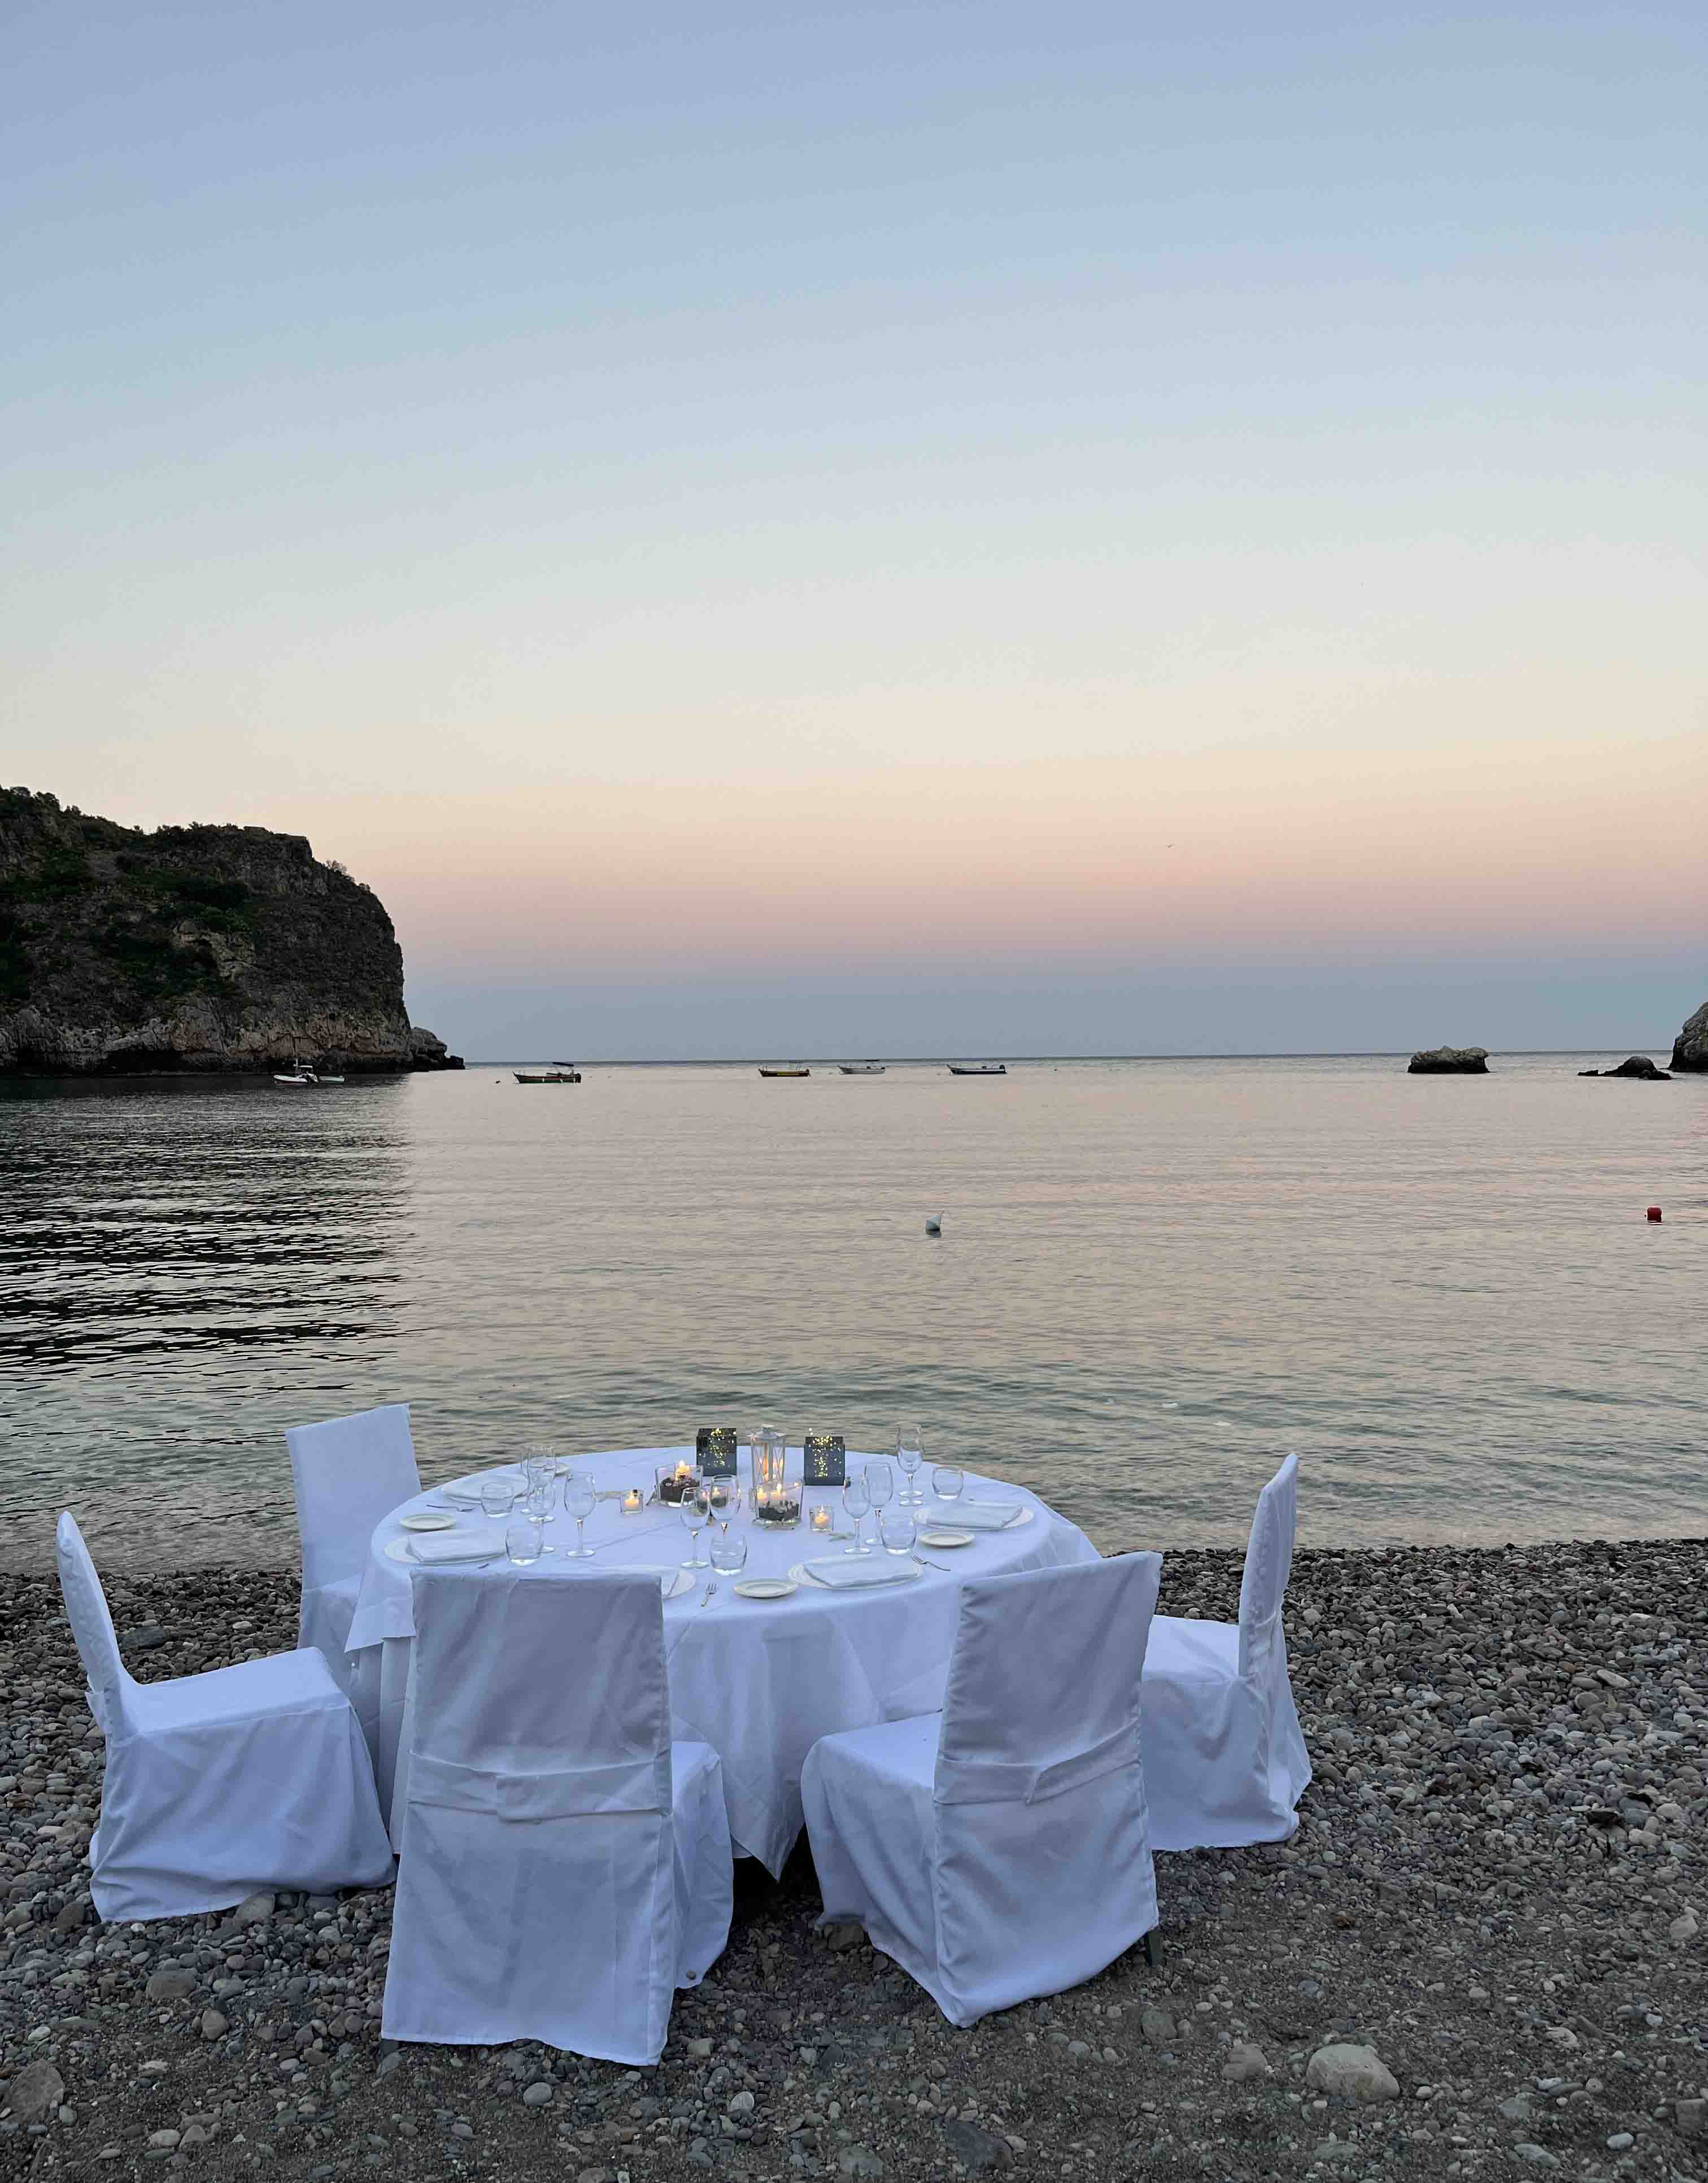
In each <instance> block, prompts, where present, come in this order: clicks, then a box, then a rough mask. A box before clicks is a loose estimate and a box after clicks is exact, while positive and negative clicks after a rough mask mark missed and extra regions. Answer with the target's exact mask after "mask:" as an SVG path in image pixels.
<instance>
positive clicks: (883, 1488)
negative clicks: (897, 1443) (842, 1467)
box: [865, 1455, 895, 1525]
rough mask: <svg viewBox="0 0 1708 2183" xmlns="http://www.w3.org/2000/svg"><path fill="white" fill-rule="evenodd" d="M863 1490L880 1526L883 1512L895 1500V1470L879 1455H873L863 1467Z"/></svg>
mask: <svg viewBox="0 0 1708 2183" xmlns="http://www.w3.org/2000/svg"><path fill="white" fill-rule="evenodd" d="M865 1490H866V1491H867V1492H868V1493H869V1494H871V1505H872V1507H873V1508H874V1510H875V1511H876V1514H877V1519H878V1522H879V1524H880V1525H882V1522H883V1512H884V1510H885V1509H886V1508H888V1506H889V1504H890V1503H891V1502H892V1501H893V1500H894V1498H895V1469H894V1466H893V1464H890V1463H888V1462H887V1461H886V1460H885V1458H883V1457H882V1456H881V1455H875V1456H874V1457H873V1458H872V1459H871V1462H870V1463H869V1464H867V1465H866V1467H865Z"/></svg>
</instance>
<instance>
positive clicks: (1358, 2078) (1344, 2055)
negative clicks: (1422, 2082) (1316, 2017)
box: [1305, 2044, 1399, 2100]
mask: <svg viewBox="0 0 1708 2183" xmlns="http://www.w3.org/2000/svg"><path fill="white" fill-rule="evenodd" d="M1305 2083H1306V2084H1307V2085H1309V2086H1310V2087H1311V2088H1312V2089H1313V2091H1320V2092H1328V2093H1331V2094H1333V2095H1335V2096H1337V2097H1339V2098H1341V2099H1348V2100H1394V2099H1398V2098H1399V2085H1398V2084H1397V2083H1396V2082H1395V2080H1394V2073H1393V2072H1392V2070H1390V2069H1388V2066H1387V2064H1385V2063H1384V2062H1383V2060H1382V2058H1381V2057H1380V2056H1379V2055H1378V2054H1377V2051H1376V2049H1375V2048H1374V2047H1353V2046H1348V2045H1344V2044H1341V2045H1335V2046H1330V2047H1318V2048H1317V2050H1316V2052H1315V2053H1314V2054H1313V2055H1312V2056H1311V2058H1310V2064H1309V2066H1308V2067H1307V2068H1306V2069H1305Z"/></svg>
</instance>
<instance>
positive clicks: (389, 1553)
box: [385, 1539, 504, 1569]
mask: <svg viewBox="0 0 1708 2183" xmlns="http://www.w3.org/2000/svg"><path fill="white" fill-rule="evenodd" d="M385 1551H386V1559H387V1561H388V1562H401V1563H402V1564H403V1566H404V1568H405V1569H423V1568H425V1567H426V1564H425V1563H422V1562H418V1561H417V1560H416V1559H415V1557H414V1554H412V1553H410V1551H409V1541H408V1540H407V1539H388V1540H387V1541H386V1550H385ZM503 1554H504V1550H503V1547H499V1548H498V1551H497V1553H493V1552H492V1549H491V1548H490V1547H488V1548H486V1549H484V1550H482V1551H480V1552H476V1553H471V1554H470V1556H469V1559H470V1561H471V1562H496V1561H502V1560H503ZM444 1566H445V1564H442V1563H441V1564H440V1567H441V1568H443V1567H444ZM452 1566H453V1567H454V1566H455V1565H454V1564H452Z"/></svg>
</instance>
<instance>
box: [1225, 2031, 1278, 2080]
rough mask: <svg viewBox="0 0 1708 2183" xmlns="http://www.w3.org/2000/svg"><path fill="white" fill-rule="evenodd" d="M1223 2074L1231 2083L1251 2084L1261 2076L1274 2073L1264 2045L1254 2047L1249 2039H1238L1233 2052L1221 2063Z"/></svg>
mask: <svg viewBox="0 0 1708 2183" xmlns="http://www.w3.org/2000/svg"><path fill="white" fill-rule="evenodd" d="M1221 2074H1222V2075H1223V2076H1224V2077H1225V2078H1226V2079H1227V2081H1228V2083H1229V2084H1230V2085H1244V2084H1250V2083H1252V2082H1254V2081H1255V2080H1257V2079H1258V2078H1260V2077H1267V2076H1270V2075H1272V2074H1273V2072H1272V2071H1271V2069H1270V2066H1269V2057H1268V2056H1267V2055H1266V2053H1265V2052H1264V2051H1263V2049H1262V2047H1254V2046H1253V2045H1252V2044H1251V2042H1250V2041H1249V2040H1245V2039H1242V2040H1238V2041H1236V2042H1235V2045H1234V2048H1233V2052H1232V2053H1231V2054H1230V2055H1229V2056H1228V2058H1227V2061H1226V2062H1224V2063H1223V2064H1222V2065H1221Z"/></svg>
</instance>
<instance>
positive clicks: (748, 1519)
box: [347, 1447, 1098, 1875]
mask: <svg viewBox="0 0 1708 2183" xmlns="http://www.w3.org/2000/svg"><path fill="white" fill-rule="evenodd" d="M872 1459H873V1458H869V1457H866V1456H863V1455H860V1454H857V1453H854V1452H853V1451H850V1452H849V1454H848V1458H847V1462H848V1475H849V1476H850V1477H854V1476H857V1475H860V1473H861V1472H862V1471H863V1469H864V1467H865V1464H866V1463H867V1462H868V1461H870V1460H872ZM692 1461H693V1450H692V1449H689V1448H685V1447H663V1448H656V1447H655V1448H626V1449H618V1450H613V1451H610V1452H609V1453H604V1454H598V1455H586V1456H577V1457H571V1458H568V1467H569V1468H570V1469H572V1470H573V1471H575V1472H576V1473H579V1474H581V1475H585V1476H589V1477H591V1479H592V1480H593V1484H594V1486H596V1488H597V1489H598V1491H599V1494H600V1499H599V1501H598V1505H597V1507H596V1508H595V1509H594V1512H593V1514H592V1515H590V1516H589V1517H588V1518H587V1521H586V1525H585V1541H586V1544H587V1546H588V1547H593V1548H594V1549H596V1551H595V1552H594V1553H591V1554H589V1555H587V1557H586V1558H576V1557H574V1556H572V1555H571V1554H570V1552H569V1551H568V1550H569V1549H570V1548H571V1547H574V1546H575V1544H576V1525H575V1522H574V1520H573V1519H571V1518H570V1517H569V1516H567V1515H566V1514H565V1513H564V1510H563V1494H562V1490H561V1488H559V1489H557V1490H556V1491H554V1497H553V1506H554V1519H553V1520H552V1521H551V1522H550V1523H549V1524H548V1525H547V1526H546V1529H545V1535H544V1536H545V1544H546V1547H547V1548H548V1552H547V1553H545V1554H544V1555H543V1556H542V1558H541V1559H540V1560H539V1561H538V1562H537V1563H535V1564H533V1565H532V1566H531V1569H529V1571H528V1575H529V1576H530V1577H531V1578H533V1579H540V1578H548V1579H551V1580H556V1581H560V1582H563V1583H567V1584H573V1583H574V1582H575V1581H576V1578H577V1576H578V1575H581V1573H582V1572H584V1571H604V1572H606V1573H609V1572H612V1571H615V1570H631V1569H633V1570H645V1571H648V1572H649V1573H653V1574H655V1575H657V1576H658V1578H659V1581H660V1584H661V1586H666V1580H670V1581H669V1582H668V1585H667V1586H666V1590H667V1596H666V1598H665V1608H664V1617H665V1657H666V1661H667V1664H668V1672H669V1679H670V1732H671V1735H672V1736H675V1737H678V1738H687V1739H693V1740H697V1741H700V1742H704V1743H709V1745H710V1746H711V1747H712V1749H713V1750H714V1751H715V1752H716V1753H717V1754H718V1756H719V1758H720V1759H721V1760H722V1762H723V1779H724V1792H725V1798H726V1803H727V1805H728V1809H729V1822H730V1834H731V1837H732V1841H734V1844H735V1847H736V1851H737V1855H745V1856H748V1857H754V1858H758V1859H759V1862H760V1863H761V1864H764V1865H765V1867H766V1869H768V1870H769V1871H770V1872H771V1874H772V1875H778V1874H780V1873H781V1872H782V1867H783V1864H784V1861H785V1859H786V1858H787V1856H788V1854H789V1852H790V1851H791V1850H792V1849H793V1847H794V1844H795V1841H796V1839H797V1837H798V1835H799V1833H800V1830H801V1826H802V1814H801V1797H800V1778H801V1767H802V1765H803V1764H804V1760H805V1758H806V1755H807V1753H808V1752H809V1751H810V1750H811V1748H812V1747H813V1745H814V1744H815V1743H816V1742H817V1741H818V1740H819V1738H820V1737H821V1736H831V1735H834V1734H836V1733H837V1731H838V1730H843V1729H852V1728H867V1727H871V1726H873V1725H876V1724H877V1723H879V1722H881V1721H887V1720H898V1719H904V1718H907V1717H910V1716H911V1715H915V1714H927V1713H934V1712H937V1711H938V1710H940V1709H941V1708H942V1705H943V1689H944V1685H945V1682H946V1680H947V1676H948V1672H949V1654H950V1651H951V1649H952V1647H953V1646H954V1635H955V1628H956V1623H957V1619H958V1617H959V1613H960V1585H961V1582H962V1580H963V1579H965V1578H967V1577H975V1576H993V1575H999V1574H1006V1573H1008V1572H1010V1571H1013V1570H1017V1569H1054V1568H1059V1567H1061V1566H1064V1565H1065V1564H1071V1563H1075V1562H1089V1561H1095V1560H1096V1559H1097V1558H1098V1553H1097V1548H1096V1547H1093V1544H1092V1543H1091V1541H1090V1540H1089V1539H1088V1538H1087V1537H1086V1536H1085V1534H1084V1533H1083V1532H1082V1531H1081V1530H1079V1529H1078V1528H1077V1526H1076V1525H1073V1524H1071V1523H1069V1522H1068V1521H1067V1519H1065V1517H1062V1516H1058V1515H1057V1514H1054V1511H1053V1510H1052V1509H1051V1508H1049V1507H1048V1506H1047V1504H1046V1503H1043V1501H1041V1500H1039V1499H1038V1497H1037V1496H1036V1495H1035V1494H1032V1493H1029V1492H1027V1491H1025V1490H1024V1489H1023V1488H1022V1487H1020V1486H1010V1485H1007V1484H1004V1483H1003V1482H1002V1481H1000V1480H997V1479H993V1478H987V1477H982V1476H980V1475H978V1474H977V1473H976V1472H973V1471H967V1472H965V1474H964V1475H965V1486H964V1488H963V1491H962V1493H961V1495H960V1497H959V1498H958V1499H954V1500H949V1501H942V1500H939V1499H938V1498H937V1497H936V1496H935V1495H934V1493H933V1492H932V1487H931V1477H932V1466H930V1465H927V1466H926V1468H925V1469H921V1472H920V1474H919V1480H918V1483H919V1485H920V1486H921V1488H922V1489H923V1491H924V1500H925V1505H924V1507H923V1508H918V1509H915V1512H914V1513H915V1516H916V1517H917V1518H918V1519H920V1522H921V1527H922V1528H932V1529H939V1530H945V1531H948V1530H956V1529H960V1530H961V1531H962V1532H963V1533H967V1532H970V1534H971V1536H970V1543H968V1544H966V1545H965V1546H957V1547H934V1546H927V1545H925V1544H921V1546H920V1547H919V1548H918V1551H917V1556H916V1558H915V1560H914V1561H912V1562H903V1561H901V1560H900V1559H899V1558H897V1557H894V1556H892V1555H890V1554H888V1553H886V1552H885V1551H884V1549H883V1548H882V1546H879V1547H876V1549H875V1551H874V1553H873V1554H872V1555H871V1556H868V1557H866V1558H865V1560H866V1564H867V1565H868V1568H869V1569H870V1570H871V1571H872V1572H876V1571H877V1570H879V1569H882V1571H883V1572H884V1574H885V1575H892V1574H893V1573H895V1572H900V1574H899V1577H898V1578H897V1580H894V1581H890V1582H884V1583H877V1584H873V1585H871V1586H870V1587H867V1586H859V1587H857V1588H843V1587H842V1586H837V1585H836V1584H834V1583H826V1582H824V1581H822V1580H821V1579H820V1578H819V1577H818V1576H815V1575H814V1574H813V1573H812V1570H811V1564H813V1563H815V1562H822V1561H825V1560H827V1559H831V1558H845V1557H846V1555H847V1550H848V1547H850V1546H851V1544H852V1537H851V1530H852V1526H851V1522H850V1519H849V1518H848V1516H847V1515H845V1514H843V1507H842V1496H841V1494H840V1492H839V1491H837V1489H836V1488H834V1487H828V1486H826V1487H817V1486H808V1487H807V1488H806V1489H805V1491H804V1512H803V1516H802V1521H801V1523H800V1525H798V1527H797V1526H793V1525H791V1526H776V1525H766V1524H765V1523H762V1522H759V1521H757V1520H755V1518H754V1511H753V1508H752V1496H751V1491H750V1489H749V1482H748V1479H747V1477H746V1475H745V1464H743V1475H741V1476H740V1477H738V1478H737V1479H735V1480H731V1481H729V1483H730V1484H732V1485H733V1486H738V1487H739V1488H740V1489H741V1502H742V1505H741V1506H740V1508H738V1509H737V1512H736V1513H735V1514H734V1515H733V1517H732V1528H734V1529H736V1530H739V1531H740V1533H741V1534H742V1535H743V1536H745V1538H746V1539H747V1541H748V1558H747V1565H746V1568H745V1569H743V1571H742V1572H741V1573H740V1577H739V1579H737V1577H734V1576H730V1575H721V1574H720V1573H719V1572H717V1571H715V1570H714V1569H711V1568H710V1567H709V1566H706V1567H701V1568H698V1569H694V1570H693V1571H685V1570H682V1566H681V1565H682V1564H684V1563H685V1562H687V1560H688V1559H689V1558H690V1557H691V1556H693V1554H695V1553H698V1556H699V1558H701V1560H702V1561H704V1558H705V1555H706V1549H707V1544H708V1541H707V1538H706V1536H705V1535H704V1534H703V1535H702V1536H701V1538H700V1540H699V1541H698V1547H696V1544H695V1542H694V1541H693V1539H692V1538H691V1537H690V1536H689V1534H688V1531H687V1528H686V1527H685V1525H683V1523H682V1516H681V1512H680V1509H679V1508H677V1507H676V1506H673V1505H668V1504H661V1503H659V1501H657V1500H656V1499H655V1498H653V1497H652V1496H653V1495H654V1492H655V1490H656V1487H655V1481H656V1480H657V1476H658V1474H659V1471H660V1470H661V1469H674V1467H675V1466H676V1464H678V1463H679V1462H680V1463H691V1462H692ZM891 1467H892V1469H893V1470H895V1479H896V1486H897V1488H898V1490H899V1488H900V1486H901V1485H902V1483H903V1480H902V1478H901V1475H900V1473H899V1470H896V1469H895V1466H894V1465H893V1464H892V1466H891ZM493 1475H503V1476H504V1477H505V1478H507V1479H508V1478H509V1476H510V1475H511V1474H510V1473H509V1469H507V1468H502V1467H501V1471H499V1472H477V1473H475V1474H473V1475H470V1476H469V1477H466V1478H463V1479H455V1480H446V1481H443V1482H442V1483H441V1484H440V1485H437V1486H431V1487H429V1488H428V1489H427V1490H426V1491H424V1492H423V1493H421V1494H420V1496H419V1497H417V1498H416V1499H414V1500H413V1501H408V1502H405V1503H403V1506H402V1507H401V1508H396V1509H394V1510H393V1511H392V1514H390V1515H389V1516H387V1517H386V1518H385V1519H383V1520H382V1521H381V1523H380V1524H378V1525H376V1527H375V1530H374V1534H373V1537H372V1540H371V1541H370V1547H369V1553H368V1557H367V1564H366V1568H365V1569H364V1574H363V1577H362V1581H361V1586H360V1590H359V1594H358V1597H357V1602H356V1610H355V1617H354V1619H353V1622H352V1624H351V1627H350V1635H349V1638H348V1645H347V1651H348V1653H349V1654H350V1655H351V1656H352V1665H353V1671H354V1687H353V1699H354V1703H355V1706H356V1711H357V1714H358V1715H359V1718H360V1719H361V1721H362V1725H363V1727H364V1730H366V1732H367V1736H368V1741H369V1747H370V1751H371V1753H372V1755H373V1760H374V1774H375V1780H376V1785H377V1786H378V1789H379V1792H380V1799H381V1809H382V1810H383V1811H386V1812H387V1813H388V1814H389V1815H390V1821H391V1832H392V1844H393V1846H394V1847H395V1846H396V1845H397V1843H398V1841H399V1840H400V1838H401V1836H402V1831H403V1808H404V1805H405V1803H406V1801H407V1797H408V1793H409V1745H410V1741H411V1731H412V1725H413V1723H412V1714H411V1708H412V1696H411V1687H410V1672H409V1671H410V1659H411V1653H412V1644H411V1641H412V1639H413V1638H414V1615H413V1612H412V1598H411V1588H410V1578H411V1573H412V1570H414V1569H419V1568H420V1567H421V1566H423V1565H424V1563H425V1561H426V1558H427V1557H428V1556H430V1555H431V1557H432V1558H434V1559H435V1560H436V1561H437V1560H439V1559H440V1558H445V1557H448V1556H450V1555H453V1554H460V1553H461V1551H462V1549H463V1547H465V1546H466V1547H467V1548H468V1549H469V1558H468V1559H467V1560H465V1561H462V1562H461V1563H459V1565H461V1566H466V1567H470V1568H472V1569H476V1570H482V1569H484V1570H487V1571H492V1570H506V1569H508V1568H509V1563H508V1560H507V1558H506V1553H505V1548H504V1544H503V1532H504V1529H505V1519H494V1518H492V1517H490V1516H488V1515H487V1514H485V1513H484V1512H483V1511H482V1510H481V1508H479V1507H478V1506H473V1507H470V1506H468V1505H466V1503H468V1502H470V1501H476V1500H477V1498H478V1495H479V1491H480V1487H481V1480H482V1479H483V1478H486V1477H490V1476H493ZM515 1482H516V1483H517V1485H518V1486H520V1478H518V1479H517V1480H516V1481H515ZM451 1497H454V1498H451ZM635 1501H638V1502H639V1503H640V1504H641V1505H640V1506H639V1507H638V1508H634V1507H633V1506H632V1503H633V1502H635ZM626 1503H628V1504H630V1505H629V1506H626ZM815 1508H825V1509H826V1511H827V1512H828V1516H829V1523H830V1525H831V1530H829V1531H828V1532H826V1531H824V1530H814V1529H813V1528H812V1517H813V1513H814V1511H815ZM970 1511H971V1512H973V1513H971V1514H970V1513H969V1512H970ZM1010 1511H1011V1512H1012V1513H1011V1514H1010ZM958 1512H959V1514H960V1524H959V1525H957V1514H958ZM447 1514H448V1515H449V1516H451V1517H452V1518H453V1519H454V1523H453V1525H452V1526H450V1527H448V1528H444V1529H439V1530H419V1529H416V1528H414V1527H413V1525H412V1523H411V1519H420V1517H422V1516H423V1515H431V1516H434V1517H437V1518H442V1517H443V1516H444V1515H447ZM975 1522H976V1523H977V1524H979V1525H993V1526H999V1528H990V1529H984V1528H980V1529H972V1528H971V1526H972V1525H973V1524H974V1523H975ZM875 1533H876V1518H875V1517H873V1516H870V1515H869V1516H867V1517H866V1519H865V1538H866V1540H867V1542H868V1543H871V1541H873V1538H874V1536H875ZM838 1534H840V1535H841V1536H837V1535H838ZM417 1547H419V1548H420V1558H419V1559H418V1558H417ZM481 1556H489V1557H490V1558H480V1557H481ZM791 1571H793V1572H796V1583H795V1589H794V1590H793V1591H791V1592H788V1593H787V1595H786V1596H784V1597H778V1598H770V1599H754V1598H748V1597H743V1596H742V1595H741V1594H739V1593H738V1592H737V1591H736V1589H735V1587H736V1584H737V1581H743V1582H746V1581H748V1580H753V1579H754V1578H764V1577H772V1578H783V1579H787V1577H788V1575H789V1574H790V1572H791ZM828 1574H829V1575H831V1576H832V1577H835V1576H837V1575H841V1574H842V1572H841V1571H840V1570H832V1571H830V1572H828ZM713 1585H715V1589H713V1590H712V1591H710V1593H709V1595H708V1586H713ZM671 1595H673V1596H671ZM539 1665H540V1672H541V1674H542V1675H573V1674H574V1673H575V1672H576V1664H575V1662H574V1661H573V1660H561V1659H553V1660H542V1661H541V1662H540V1664H539Z"/></svg>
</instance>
